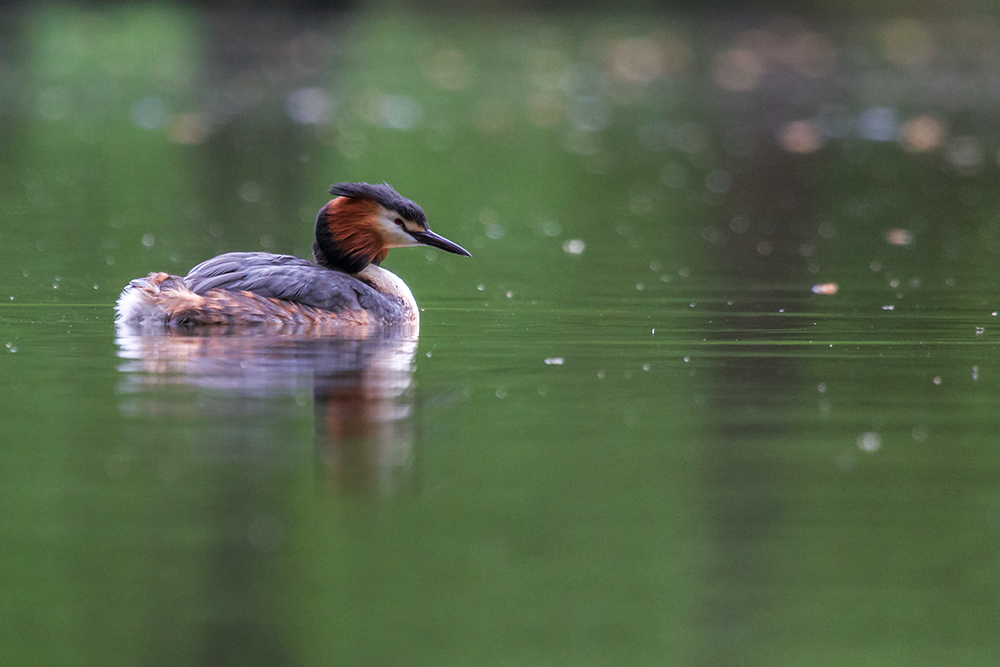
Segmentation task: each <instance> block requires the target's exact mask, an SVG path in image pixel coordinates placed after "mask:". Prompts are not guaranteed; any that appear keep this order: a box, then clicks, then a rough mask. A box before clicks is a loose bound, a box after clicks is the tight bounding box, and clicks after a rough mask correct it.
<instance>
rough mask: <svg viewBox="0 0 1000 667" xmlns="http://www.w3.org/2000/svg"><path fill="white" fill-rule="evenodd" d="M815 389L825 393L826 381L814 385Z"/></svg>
mask: <svg viewBox="0 0 1000 667" xmlns="http://www.w3.org/2000/svg"><path fill="white" fill-rule="evenodd" d="M816 391H818V392H819V393H821V394H825V393H826V383H825V382H820V383H819V384H818V385H816Z"/></svg>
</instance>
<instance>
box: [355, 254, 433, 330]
mask: <svg viewBox="0 0 1000 667" xmlns="http://www.w3.org/2000/svg"><path fill="white" fill-rule="evenodd" d="M355 275H356V276H357V277H358V278H360V279H361V280H364V281H365V282H366V283H368V284H369V285H371V286H372V287H373V288H374V289H375V290H376V291H378V292H381V293H382V294H385V295H386V296H389V297H392V298H393V299H396V300H397V301H398V302H399V306H400V312H401V313H402V316H403V321H404V322H405V323H407V324H410V323H412V324H418V323H419V322H420V312H419V311H418V310H417V301H416V299H414V298H413V292H411V291H410V288H409V287H408V286H407V285H406V283H404V282H403V280H402V279H401V278H400V277H399V276H397V275H396V274H395V273H393V272H392V271H386V270H385V269H383V268H382V267H380V266H375V265H374V264H369V265H368V266H366V267H365V268H364V269H363V270H362V271H361V272H360V273H357V274H355Z"/></svg>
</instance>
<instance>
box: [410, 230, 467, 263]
mask: <svg viewBox="0 0 1000 667" xmlns="http://www.w3.org/2000/svg"><path fill="white" fill-rule="evenodd" d="M410 236H412V237H413V238H415V239H416V240H417V241H418V242H419V243H422V244H423V245H429V246H431V247H432V248H441V250H446V251H448V252H453V253H455V254H456V255H465V256H466V257H472V253H471V252H469V251H468V250H466V249H465V248H463V247H462V246H460V245H458V244H457V243H452V242H451V241H449V240H448V239H446V238H445V237H443V236H438V235H437V234H435V233H434V232H432V231H431V230H429V229H428V230H425V231H422V232H410Z"/></svg>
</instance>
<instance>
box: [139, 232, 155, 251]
mask: <svg viewBox="0 0 1000 667" xmlns="http://www.w3.org/2000/svg"><path fill="white" fill-rule="evenodd" d="M142 245H144V246H146V247H147V248H152V247H153V246H154V245H156V237H155V236H153V235H152V234H143V235H142Z"/></svg>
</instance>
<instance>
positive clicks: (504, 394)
mask: <svg viewBox="0 0 1000 667" xmlns="http://www.w3.org/2000/svg"><path fill="white" fill-rule="evenodd" d="M496 395H497V398H507V390H506V389H504V388H503V387H497V391H496Z"/></svg>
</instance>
